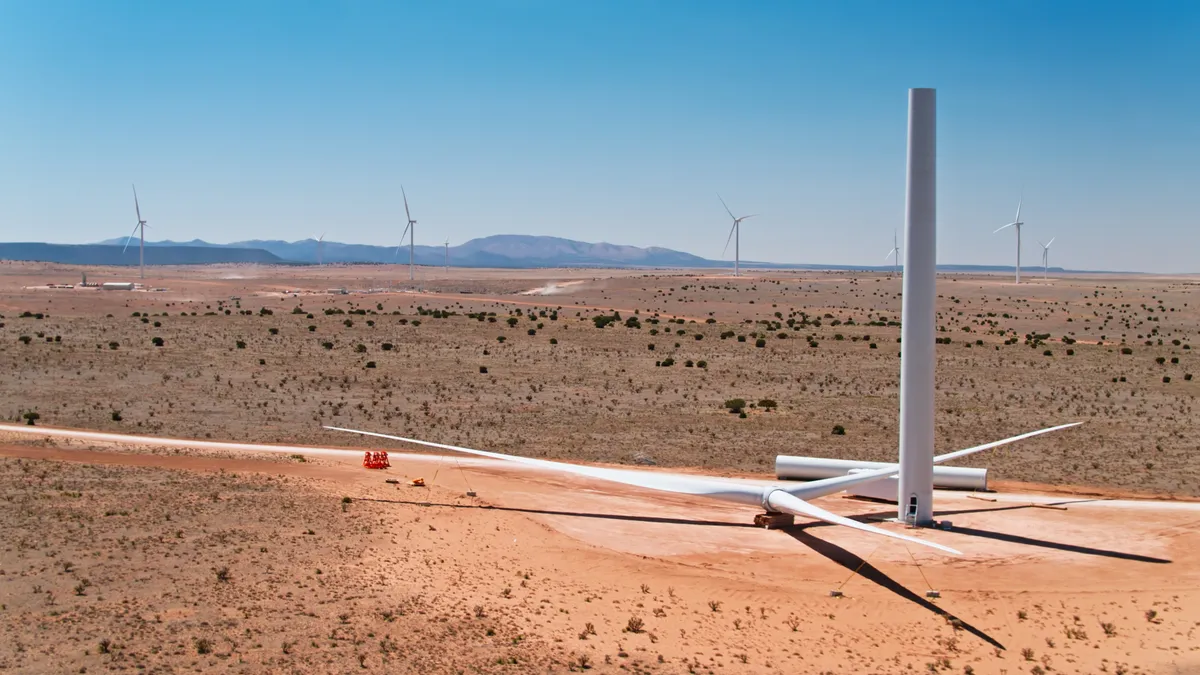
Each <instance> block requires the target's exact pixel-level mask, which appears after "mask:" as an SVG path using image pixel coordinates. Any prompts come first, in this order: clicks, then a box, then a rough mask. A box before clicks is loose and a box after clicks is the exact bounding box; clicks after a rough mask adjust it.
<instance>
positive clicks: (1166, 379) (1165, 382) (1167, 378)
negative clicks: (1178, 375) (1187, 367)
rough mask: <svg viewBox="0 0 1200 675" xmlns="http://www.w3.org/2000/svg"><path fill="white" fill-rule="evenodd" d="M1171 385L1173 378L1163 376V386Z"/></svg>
mask: <svg viewBox="0 0 1200 675" xmlns="http://www.w3.org/2000/svg"><path fill="white" fill-rule="evenodd" d="M1170 383H1171V376H1170V375H1163V384H1170Z"/></svg>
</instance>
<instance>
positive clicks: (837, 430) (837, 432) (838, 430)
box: [833, 424, 846, 436]
mask: <svg viewBox="0 0 1200 675" xmlns="http://www.w3.org/2000/svg"><path fill="white" fill-rule="evenodd" d="M833 435H834V436H845V435H846V427H844V426H842V425H840V424H835V425H833Z"/></svg>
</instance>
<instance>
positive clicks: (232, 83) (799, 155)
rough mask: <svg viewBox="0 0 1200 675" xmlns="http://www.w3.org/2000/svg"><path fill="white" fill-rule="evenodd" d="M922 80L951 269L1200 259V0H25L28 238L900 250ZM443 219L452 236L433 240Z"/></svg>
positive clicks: (15, 124) (0, 209)
mask: <svg viewBox="0 0 1200 675" xmlns="http://www.w3.org/2000/svg"><path fill="white" fill-rule="evenodd" d="M909 87H936V88H937V89H938V116H939V138H938V143H939V158H938V161H939V212H938V221H939V222H938V225H939V232H938V237H939V241H938V248H939V254H938V258H939V262H942V263H978V264H1011V263H1012V261H1013V257H1014V245H1013V239H1014V237H1013V236H1012V235H1011V233H1010V232H1009V231H1005V232H1003V233H1001V234H997V235H993V234H992V230H993V229H995V228H996V227H998V226H1000V225H1002V224H1004V223H1007V222H1009V221H1010V220H1011V219H1012V217H1013V212H1014V211H1015V209H1016V205H1017V200H1018V198H1019V197H1020V196H1021V195H1022V194H1024V199H1025V208H1024V211H1023V214H1022V215H1023V216H1024V220H1025V221H1026V223H1027V225H1026V228H1025V245H1024V247H1023V261H1028V262H1029V263H1033V262H1034V261H1036V260H1038V259H1039V257H1040V247H1039V246H1038V244H1037V243H1036V241H1035V240H1036V239H1038V238H1041V239H1042V240H1043V241H1045V240H1048V239H1049V238H1050V237H1057V238H1058V240H1057V241H1056V242H1055V244H1054V248H1053V249H1052V258H1051V262H1052V264H1055V265H1062V266H1067V267H1072V268H1086V269H1127V270H1142V271H1163V272H1178V271H1192V272H1200V218H1198V215H1197V214H1200V3H1197V2H1184V1H1181V2H1174V3H1165V2H1136V3H1134V2H1121V3H1118V2H1106V1H1103V0H1092V1H1090V2H1043V1H1040V0H1039V1H1031V2H993V3H985V2H962V1H958V0H955V1H948V2H886V1H882V0H876V1H871V2H852V1H845V2H842V1H839V2H820V3H817V2H811V3H810V2H801V1H799V0H788V1H778V2H769V1H768V2H708V1H703V0H689V1H684V0H679V1H677V2H653V1H651V0H631V1H622V0H605V1H603V2H601V1H599V0H597V1H594V2H585V1H583V0H491V1H486V2H466V1H445V2H422V3H407V2H398V1H397V2H366V1H346V2H315V1H313V2H293V1H279V2H266V1H254V0H251V1H248V2H229V1H225V0H209V1H206V2H183V1H180V2H155V1H146V2H122V1H116V0H114V1H111V2H95V1H93V0H83V1H68V0H3V1H0V240H5V241H29V240H47V241H55V242H64V243H83V242H92V241H97V240H100V239H104V238H108V237H114V236H120V235H123V234H125V233H127V232H128V231H129V230H130V229H131V228H132V226H133V224H134V220H135V219H134V215H133V204H132V199H131V196H130V188H129V185H130V183H131V182H136V183H137V186H138V192H139V194H140V196H141V203H142V208H143V214H144V215H145V217H146V218H147V220H149V221H150V224H151V226H152V227H153V228H154V229H153V230H150V231H148V238H150V239H155V240H157V239H166V238H170V239H176V240H182V239H191V238H195V237H199V238H203V239H207V240H209V241H216V242H228V241H236V240H241V239H248V238H281V239H289V240H294V239H303V238H305V237H308V236H311V235H314V234H316V233H320V232H323V231H324V232H328V235H327V236H328V238H330V239H333V240H337V241H348V242H358V243H376V244H393V243H395V242H396V240H397V238H398V236H399V233H400V229H402V227H403V205H402V203H401V200H400V184H401V183H403V184H404V186H405V188H406V189H407V191H408V194H409V199H410V203H411V205H412V207H413V209H414V216H415V217H416V218H417V219H418V220H420V222H421V225H420V226H419V227H420V229H419V231H418V235H419V236H418V243H428V244H440V243H441V242H442V241H443V240H444V239H445V238H447V237H448V238H449V239H450V240H451V243H461V242H463V241H465V240H466V239H469V238H472V237H478V236H484V235H488V234H499V233H520V234H547V235H557V236H563V237H571V238H575V239H582V240H586V241H609V242H612V243H621V244H634V245H639V246H648V245H658V246H666V247H670V248H676V249H681V250H685V251H689V252H692V253H695V254H698V255H703V256H706V257H712V258H716V257H719V256H720V254H721V249H722V247H723V246H724V244H725V240H726V235H727V234H728V228H729V222H728V219H727V217H726V216H725V214H724V211H723V209H722V208H721V205H720V203H719V202H718V201H717V197H716V195H717V192H720V193H721V194H722V195H723V196H724V197H725V200H726V201H727V202H729V204H730V206H731V207H732V208H733V209H734V210H735V211H737V212H739V214H740V213H749V212H757V213H761V214H762V215H761V216H760V217H758V218H754V219H751V220H748V221H746V223H745V224H744V225H743V230H742V233H743V236H742V256H743V258H745V259H757V260H771V261H778V262H811V263H855V264H881V263H883V258H884V254H885V253H886V252H887V250H888V249H889V248H890V247H891V239H892V231H893V229H895V228H901V229H902V228H903V217H904V153H905V138H904V134H905V124H906V105H907V93H906V90H907V88H909ZM421 239H424V241H420V240H421Z"/></svg>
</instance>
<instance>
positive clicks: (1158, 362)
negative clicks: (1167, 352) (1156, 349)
mask: <svg viewBox="0 0 1200 675" xmlns="http://www.w3.org/2000/svg"><path fill="white" fill-rule="evenodd" d="M1154 362H1155V363H1157V364H1158V365H1160V366H1161V365H1162V364H1164V363H1166V362H1167V359H1166V357H1163V356H1160V357H1158V358H1156V359H1154Z"/></svg>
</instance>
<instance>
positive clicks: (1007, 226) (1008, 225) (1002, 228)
mask: <svg viewBox="0 0 1200 675" xmlns="http://www.w3.org/2000/svg"><path fill="white" fill-rule="evenodd" d="M1013 225H1016V223H1009V224H1007V225H1005V226H1004V227H1000V228H997V229H996V230H995V231H993V232H992V234H996V232H999V231H1000V230H1004V229H1007V228H1010V227H1012V226H1013Z"/></svg>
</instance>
